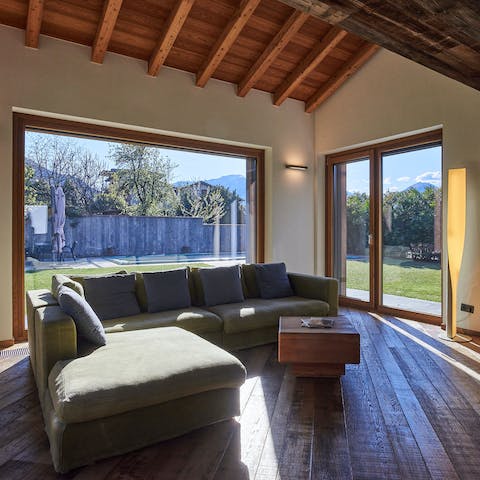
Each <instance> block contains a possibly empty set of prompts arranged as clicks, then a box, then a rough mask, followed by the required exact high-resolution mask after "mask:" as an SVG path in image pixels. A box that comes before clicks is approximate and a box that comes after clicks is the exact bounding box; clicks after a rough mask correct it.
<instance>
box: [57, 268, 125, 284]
mask: <svg viewBox="0 0 480 480" xmlns="http://www.w3.org/2000/svg"><path fill="white" fill-rule="evenodd" d="M127 273H128V272H127V271H126V270H119V271H118V272H115V273H107V274H105V273H100V274H98V275H96V274H87V275H85V274H83V275H75V274H72V275H66V276H68V278H70V280H73V281H74V282H78V283H79V284H80V285H81V286H82V287H85V285H84V280H85V279H86V278H101V277H111V276H112V275H127Z"/></svg>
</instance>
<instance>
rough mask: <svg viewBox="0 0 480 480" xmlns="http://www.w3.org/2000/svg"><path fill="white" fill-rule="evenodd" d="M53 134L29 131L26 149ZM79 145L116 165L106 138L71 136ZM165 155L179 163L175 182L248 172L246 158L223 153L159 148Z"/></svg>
mask: <svg viewBox="0 0 480 480" xmlns="http://www.w3.org/2000/svg"><path fill="white" fill-rule="evenodd" d="M42 135H51V134H42V133H36V132H28V133H27V135H26V141H25V143H26V145H25V147H26V151H27V152H28V146H29V143H30V142H31V141H32V140H33V139H34V138H35V136H42ZM69 138H71V139H72V140H73V141H74V142H75V143H77V144H78V145H79V146H81V147H83V148H85V149H88V150H90V151H92V152H94V153H96V154H97V155H98V157H99V158H100V159H101V160H103V161H105V162H106V163H107V165H108V166H109V167H114V163H113V162H112V161H111V160H110V159H109V157H108V155H109V145H110V144H111V142H107V141H105V140H94V139H84V138H77V137H69ZM159 150H160V151H161V152H162V154H163V155H166V156H168V157H170V159H171V160H172V161H173V162H174V163H175V164H177V165H178V167H177V168H176V169H175V171H174V172H173V174H174V178H173V179H172V181H173V182H177V181H182V180H183V181H185V180H187V181H189V180H206V179H211V178H218V177H223V176H224V175H243V176H245V174H246V160H245V159H244V158H238V157H227V156H221V155H208V154H205V153H196V152H187V151H182V150H176V149H169V148H159Z"/></svg>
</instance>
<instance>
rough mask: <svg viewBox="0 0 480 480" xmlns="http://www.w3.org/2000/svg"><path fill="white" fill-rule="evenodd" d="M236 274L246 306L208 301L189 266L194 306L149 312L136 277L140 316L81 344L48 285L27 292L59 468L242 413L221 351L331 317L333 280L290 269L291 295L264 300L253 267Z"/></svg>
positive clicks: (33, 353) (112, 324)
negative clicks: (290, 323)
mask: <svg viewBox="0 0 480 480" xmlns="http://www.w3.org/2000/svg"><path fill="white" fill-rule="evenodd" d="M240 271H241V282H242V291H243V297H244V300H243V301H242V302H237V303H228V304H223V305H214V306H206V305H205V298H204V291H203V285H202V279H201V276H200V274H199V272H198V271H197V270H190V272H189V279H188V282H189V291H190V297H191V305H190V306H189V307H188V308H182V309H174V310H167V311H160V312H155V313H149V312H148V304H147V295H146V290H145V284H144V281H143V275H142V274H141V273H136V274H135V296H136V299H137V301H138V305H139V306H140V313H138V314H136V315H130V316H127V317H118V318H113V319H108V320H104V321H102V324H103V327H104V330H105V334H106V338H107V341H106V345H104V346H100V347H93V346H92V345H90V344H88V343H86V342H82V341H81V340H80V338H79V336H78V335H77V329H76V326H75V322H74V320H73V319H72V318H71V317H70V316H68V315H67V314H65V313H64V312H63V310H62V309H61V308H60V306H59V304H58V301H57V299H56V298H55V295H53V294H52V291H49V290H33V291H29V292H27V317H28V336H29V347H30V359H31V365H32V369H33V372H34V376H35V380H36V383H37V387H38V393H39V397H40V402H41V406H42V411H43V415H44V421H45V426H46V431H47V434H48V437H49V441H50V449H51V453H52V458H53V462H54V467H55V469H56V470H57V471H59V472H66V471H69V470H71V469H72V468H76V467H78V466H81V465H85V464H89V463H92V462H93V461H95V460H98V459H101V458H106V457H109V456H112V455H117V454H121V453H125V452H128V451H131V450H134V449H137V448H141V447H143V446H146V445H149V444H152V443H155V442H158V441H161V440H165V439H168V438H172V437H175V436H178V435H182V434H184V433H186V432H188V431H191V430H193V429H195V428H198V427H201V426H205V425H208V424H211V423H214V422H218V421H221V420H225V419H227V418H231V417H233V416H236V415H239V413H240V411H239V408H240V407H239V387H240V386H241V385H242V383H243V382H244V381H245V375H246V372H245V368H244V367H243V365H242V364H241V363H240V362H239V361H238V360H237V359H236V358H235V357H234V356H233V355H231V354H230V353H228V352H227V351H226V350H237V349H242V348H247V347H252V346H256V345H261V344H265V343H271V342H275V341H276V340H277V334H278V320H279V317H280V316H281V315H307V316H310V315H336V314H337V309H338V293H337V282H336V280H334V279H331V278H324V277H315V276H310V275H303V274H293V273H289V274H288V278H289V281H290V284H291V287H292V289H293V292H292V293H293V295H290V296H288V297H284V298H273V299H265V298H261V296H260V292H259V288H258V285H257V281H256V276H255V270H254V266H252V265H243V266H242V267H241V269H240ZM71 279H72V281H74V282H76V283H75V285H78V284H80V285H82V282H83V278H82V277H73V276H72V277H71ZM67 286H69V285H67ZM55 289H56V285H55V282H54V286H53V290H54V292H53V293H55ZM87 301H88V297H87Z"/></svg>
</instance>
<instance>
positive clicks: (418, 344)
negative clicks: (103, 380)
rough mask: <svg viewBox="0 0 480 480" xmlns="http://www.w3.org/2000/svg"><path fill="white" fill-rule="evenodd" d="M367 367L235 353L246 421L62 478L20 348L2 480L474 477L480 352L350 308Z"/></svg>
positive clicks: (3, 369)
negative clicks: (335, 372)
mask: <svg viewBox="0 0 480 480" xmlns="http://www.w3.org/2000/svg"><path fill="white" fill-rule="evenodd" d="M341 313H342V314H344V315H347V316H348V317H349V318H350V320H351V321H352V323H353V324H354V325H355V326H356V328H357V329H358V331H359V332H360V336H361V363H360V364H359V365H347V368H346V375H345V376H343V377H342V378H341V380H335V379H315V378H296V377H294V376H293V375H292V374H291V370H290V368H289V367H286V366H285V365H281V364H279V363H278V362H277V360H276V356H277V350H276V346H275V345H266V346H262V347H257V348H252V349H247V350H243V351H240V352H236V355H237V357H238V358H239V359H240V360H241V361H242V362H243V363H244V365H245V366H246V368H247V371H248V379H247V381H246V383H245V384H244V385H243V386H242V388H241V395H240V397H241V415H240V416H239V417H238V418H236V419H232V420H229V421H226V422H221V423H218V424H215V425H211V426H208V427H205V428H202V429H199V430H197V431H195V432H192V433H190V434H187V435H183V436H182V437H179V438H176V439H172V440H169V441H165V442H161V443H158V444H156V445H152V446H150V447H147V448H144V449H141V450H138V451H135V452H131V453H129V454H126V455H122V456H119V457H115V458H111V459H107V460H104V461H100V462H97V463H95V464H93V465H90V466H87V467H83V468H80V469H76V470H75V471H73V472H70V473H69V474H67V475H57V474H55V472H54V471H53V467H52V465H51V460H50V455H49V449H48V440H47V437H46V435H45V432H44V429H43V423H42V415H41V410H40V406H39V403H38V397H37V392H36V389H35V384H34V380H33V376H32V373H31V370H30V368H29V365H28V359H27V358H26V357H25V355H24V353H25V350H24V348H25V345H23V346H21V348H23V350H21V351H20V350H19V353H18V354H17V355H16V354H15V352H11V351H9V352H8V355H1V356H0V431H1V435H0V480H2V479H8V480H15V479H19V480H28V479H37V478H38V479H47V480H48V479H75V480H86V479H88V480H106V479H109V480H119V479H123V480H129V479H151V480H153V479H162V480H164V479H211V480H301V479H309V480H310V479H311V480H317V479H328V478H332V479H336V480H337V479H355V480H363V479H365V480H375V479H382V480H383V479H394V480H403V479H415V480H417V479H437V478H438V479H440V478H441V479H448V480H450V479H456V478H459V479H466V480H469V479H477V478H480V457H479V456H478V445H480V352H479V351H478V349H475V348H474V347H472V348H469V347H468V346H462V345H450V344H447V343H444V342H442V341H440V340H439V339H438V338H437V335H438V333H439V331H440V329H439V328H438V327H432V326H425V325H422V324H418V323H416V322H412V321H405V320H401V319H397V318H395V317H390V316H385V315H384V316H379V315H373V314H368V313H365V312H359V311H356V310H352V309H343V310H342V312H341Z"/></svg>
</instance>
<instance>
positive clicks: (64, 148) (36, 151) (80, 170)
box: [25, 134, 106, 215]
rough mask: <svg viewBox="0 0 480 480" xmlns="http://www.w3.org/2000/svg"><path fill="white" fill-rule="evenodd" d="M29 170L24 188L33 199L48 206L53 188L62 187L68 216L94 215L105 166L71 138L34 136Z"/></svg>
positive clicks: (30, 147)
mask: <svg viewBox="0 0 480 480" xmlns="http://www.w3.org/2000/svg"><path fill="white" fill-rule="evenodd" d="M27 168H28V172H29V175H28V177H27V176H26V178H25V180H26V186H25V187H26V191H28V192H30V191H31V192H32V195H31V196H32V198H37V199H38V201H39V202H42V203H46V202H48V199H49V190H50V187H56V186H58V185H61V186H62V187H63V188H64V191H65V200H66V209H67V214H69V215H85V214H89V213H91V211H92V204H93V201H94V198H95V195H96V194H97V193H98V192H99V191H100V189H101V187H102V178H103V177H102V174H103V172H104V170H105V168H106V164H105V162H102V161H100V160H99V158H98V155H96V154H93V153H92V152H90V151H89V150H88V149H85V148H82V147H81V146H79V145H78V143H77V142H75V140H74V139H72V138H68V137H65V136H61V135H54V134H35V135H34V136H33V138H32V139H31V141H30V144H29V148H28V150H27ZM35 193H36V194H37V195H34V194H35Z"/></svg>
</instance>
